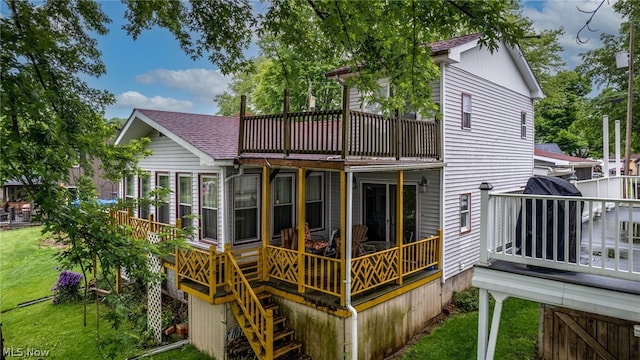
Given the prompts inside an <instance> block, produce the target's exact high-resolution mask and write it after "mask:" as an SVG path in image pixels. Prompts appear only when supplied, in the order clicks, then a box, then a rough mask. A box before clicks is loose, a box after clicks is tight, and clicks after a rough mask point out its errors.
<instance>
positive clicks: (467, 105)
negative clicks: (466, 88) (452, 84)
mask: <svg viewBox="0 0 640 360" xmlns="http://www.w3.org/2000/svg"><path fill="white" fill-rule="evenodd" d="M462 128H463V129H471V95H469V94H465V93H462Z"/></svg>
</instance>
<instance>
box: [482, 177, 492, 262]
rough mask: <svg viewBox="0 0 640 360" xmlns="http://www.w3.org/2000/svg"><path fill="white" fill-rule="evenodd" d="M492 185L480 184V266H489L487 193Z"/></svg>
mask: <svg viewBox="0 0 640 360" xmlns="http://www.w3.org/2000/svg"><path fill="white" fill-rule="evenodd" d="M491 189H493V185H491V184H490V183H488V182H483V183H482V184H480V264H482V265H488V264H489V252H488V251H489V249H488V245H489V191H491Z"/></svg>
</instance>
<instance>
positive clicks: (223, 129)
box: [116, 109, 239, 164]
mask: <svg viewBox="0 0 640 360" xmlns="http://www.w3.org/2000/svg"><path fill="white" fill-rule="evenodd" d="M238 127H239V119H238V118H236V117H228V116H213V115H204V114H190V113H182V112H174V111H161V110H149V109H134V110H133V112H132V113H131V116H130V117H129V120H128V121H127V123H126V124H125V126H124V128H123V129H122V131H121V132H120V135H118V138H117V139H116V144H126V143H128V142H129V141H130V140H132V139H139V138H142V137H144V136H147V134H148V133H149V132H150V131H151V130H152V129H155V130H157V131H159V132H160V133H162V134H164V135H165V136H167V137H168V138H170V139H171V140H173V141H175V142H176V143H178V144H179V145H181V146H183V147H184V148H186V149H187V150H189V151H190V152H192V153H193V154H195V155H196V156H198V157H199V158H200V161H201V163H203V164H213V163H214V162H215V161H216V160H232V159H234V158H235V157H236V156H237V154H238Z"/></svg>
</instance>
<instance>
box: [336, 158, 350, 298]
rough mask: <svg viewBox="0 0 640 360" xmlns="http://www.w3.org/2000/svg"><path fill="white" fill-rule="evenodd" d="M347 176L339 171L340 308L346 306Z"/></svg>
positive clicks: (342, 171)
mask: <svg viewBox="0 0 640 360" xmlns="http://www.w3.org/2000/svg"><path fill="white" fill-rule="evenodd" d="M346 175H347V174H346V173H345V172H344V170H340V249H339V251H340V279H339V281H340V306H345V305H346V304H347V289H346V287H347V284H346V283H345V281H346V279H347V264H346V262H345V253H346V244H345V243H346V238H347V237H346V234H347V223H346V222H347V210H346V207H347V186H349V185H350V184H347V176H346Z"/></svg>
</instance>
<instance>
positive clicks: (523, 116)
mask: <svg viewBox="0 0 640 360" xmlns="http://www.w3.org/2000/svg"><path fill="white" fill-rule="evenodd" d="M520 137H521V138H523V139H526V138H527V113H526V112H524V111H523V112H521V113H520Z"/></svg>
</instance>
